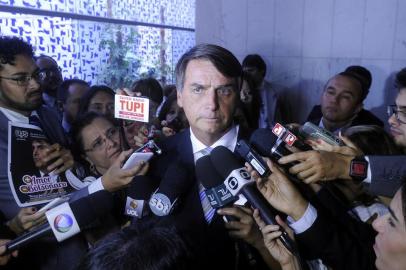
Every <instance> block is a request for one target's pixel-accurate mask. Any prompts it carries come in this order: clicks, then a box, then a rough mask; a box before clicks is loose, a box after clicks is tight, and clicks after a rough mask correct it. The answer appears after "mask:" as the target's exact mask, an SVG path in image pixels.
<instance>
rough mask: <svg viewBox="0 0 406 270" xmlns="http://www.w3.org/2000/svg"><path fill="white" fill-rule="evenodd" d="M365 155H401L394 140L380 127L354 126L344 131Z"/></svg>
mask: <svg viewBox="0 0 406 270" xmlns="http://www.w3.org/2000/svg"><path fill="white" fill-rule="evenodd" d="M343 135H344V136H346V137H348V139H350V141H351V142H353V143H354V144H355V145H356V146H357V147H358V148H359V149H360V150H361V151H362V152H363V154H364V155H401V154H402V151H401V149H399V148H398V146H397V145H396V143H395V142H394V140H393V138H392V137H391V136H389V134H388V133H387V132H386V131H385V130H384V129H383V128H382V127H379V126H373V125H360V126H352V127H349V128H347V129H346V130H344V131H343Z"/></svg>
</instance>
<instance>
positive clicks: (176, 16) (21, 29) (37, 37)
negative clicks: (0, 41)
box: [0, 0, 195, 84]
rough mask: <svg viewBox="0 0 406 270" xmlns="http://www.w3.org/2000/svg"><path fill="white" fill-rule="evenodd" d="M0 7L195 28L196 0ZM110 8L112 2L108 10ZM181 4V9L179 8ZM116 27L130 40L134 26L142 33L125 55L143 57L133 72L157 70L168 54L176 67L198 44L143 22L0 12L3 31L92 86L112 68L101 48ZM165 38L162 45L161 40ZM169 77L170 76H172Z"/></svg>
mask: <svg viewBox="0 0 406 270" xmlns="http://www.w3.org/2000/svg"><path fill="white" fill-rule="evenodd" d="M0 5H11V6H21V7H30V8H40V9H46V10H52V11H64V12H71V13H72V12H74V13H78V14H86V15H92V16H109V14H110V15H111V17H114V18H119V19H126V20H137V21H142V22H148V23H157V24H168V25H173V26H180V27H188V28H194V22H195V18H194V8H195V2H194V0H176V1H171V0H165V1H164V0H160V1H159V0H143V1H141V0H129V1H118V0H93V1H86V0H81V1H73V0H55V1H50V0H48V1H43V0H28V1H27V0H21V1H20V0H14V1H13V0H8V1H5V0H0ZM107 6H110V8H109V10H110V11H108V8H107ZM179 7H180V8H179ZM117 29H120V30H121V32H122V33H123V36H124V37H123V38H124V39H128V37H129V36H130V32H131V31H130V30H131V29H132V30H134V31H135V32H137V33H138V34H137V35H135V36H134V37H133V39H132V40H128V42H129V44H130V48H131V49H130V50H128V52H127V53H126V57H128V59H130V61H132V60H134V61H140V64H141V66H140V67H137V69H132V71H130V72H132V73H137V75H139V74H141V73H147V72H149V73H151V69H152V70H155V71H158V72H156V73H158V74H157V75H159V67H160V66H161V61H162V56H161V54H160V50H164V52H165V57H164V59H165V64H166V65H167V66H168V67H170V70H172V71H173V69H174V65H175V64H176V61H177V60H178V59H179V57H180V55H181V54H182V53H184V52H185V51H186V50H187V49H189V48H190V47H192V46H193V45H194V44H195V33H194V32H190V31H180V30H171V29H165V30H161V29H160V28H154V27H145V26H118V25H112V24H105V23H98V22H91V21H78V20H72V19H66V18H58V17H44V16H36V15H26V14H11V13H4V12H0V34H1V35H16V36H21V37H22V38H23V39H24V40H27V41H28V42H30V43H31V44H33V45H34V47H35V48H36V54H37V55H39V54H46V55H50V56H52V57H54V58H55V59H56V60H57V62H58V63H59V65H60V66H61V67H62V70H63V75H64V77H66V78H73V77H75V78H81V79H84V80H86V81H90V82H91V83H93V84H96V83H103V81H102V80H103V74H104V75H105V74H106V72H108V71H109V55H110V54H109V50H108V49H106V48H105V49H102V48H100V46H99V44H100V42H101V41H102V40H115V39H116V32H115V31H117ZM162 39H163V40H164V42H163V43H162V42H161V40H162ZM168 78H169V79H171V74H168Z"/></svg>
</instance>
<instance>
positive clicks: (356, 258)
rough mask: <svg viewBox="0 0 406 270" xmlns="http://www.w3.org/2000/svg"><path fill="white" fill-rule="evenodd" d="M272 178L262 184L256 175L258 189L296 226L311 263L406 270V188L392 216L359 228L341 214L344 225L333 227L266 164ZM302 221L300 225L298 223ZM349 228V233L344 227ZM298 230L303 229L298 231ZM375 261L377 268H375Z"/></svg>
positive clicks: (398, 196) (397, 197)
mask: <svg viewBox="0 0 406 270" xmlns="http://www.w3.org/2000/svg"><path fill="white" fill-rule="evenodd" d="M268 165H270V169H271V171H272V172H273V173H272V174H271V176H272V175H274V177H271V176H269V177H268V179H267V180H268V181H266V182H264V180H263V179H261V178H259V176H258V174H257V173H256V172H254V171H252V170H250V171H251V174H252V176H253V177H254V178H255V179H256V181H257V186H258V188H259V190H260V191H261V193H262V194H263V195H264V196H265V197H266V199H267V200H268V202H269V203H270V204H271V205H272V206H273V207H275V208H276V209H277V210H279V211H282V212H284V213H286V214H288V215H289V216H291V217H292V218H293V220H294V222H293V223H291V224H290V226H291V227H292V228H293V229H294V231H295V233H296V240H297V242H298V245H299V248H300V250H302V251H303V253H304V254H305V255H306V257H307V258H321V259H322V260H323V262H325V263H326V264H328V265H329V266H331V267H333V268H334V269H374V268H375V266H376V267H377V268H378V269H404V268H406V257H405V256H404V254H406V241H405V239H406V226H405V220H406V210H405V209H406V186H405V185H403V186H402V187H401V188H400V189H399V190H398V191H397V193H396V195H395V197H394V199H393V200H392V202H391V205H390V213H389V214H387V215H385V216H383V217H380V218H378V219H377V220H376V221H375V222H374V223H373V228H374V229H375V230H376V231H377V232H378V234H377V236H376V238H375V245H373V243H374V237H375V235H376V233H374V232H373V230H372V228H371V226H369V225H367V224H365V223H361V222H358V221H357V220H355V219H353V218H351V217H349V216H348V215H346V214H345V212H342V215H341V219H342V222H341V223H340V224H337V223H335V222H332V221H331V220H330V219H329V217H328V216H326V215H325V214H324V213H322V212H320V211H317V210H316V209H315V208H314V207H313V206H312V205H311V204H309V202H308V201H306V200H305V199H304V198H303V197H302V196H301V195H300V193H299V192H298V191H297V190H296V188H295V187H294V186H293V184H292V183H290V181H289V180H288V179H287V178H286V176H285V175H284V174H283V173H282V172H281V171H280V170H279V169H278V168H277V166H275V165H274V164H272V163H270V162H269V161H268ZM298 221H300V222H298ZM343 223H344V224H346V226H345V227H343V226H341V224H343ZM298 225H300V226H298ZM374 261H375V266H374Z"/></svg>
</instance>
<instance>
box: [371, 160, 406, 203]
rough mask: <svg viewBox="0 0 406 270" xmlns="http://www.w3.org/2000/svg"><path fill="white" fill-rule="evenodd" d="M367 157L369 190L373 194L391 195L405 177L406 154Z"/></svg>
mask: <svg viewBox="0 0 406 270" xmlns="http://www.w3.org/2000/svg"><path fill="white" fill-rule="evenodd" d="M368 158H369V165H370V168H371V183H370V185H369V190H370V191H371V193H373V194H375V195H381V196H387V197H393V196H394V195H395V193H396V191H397V190H398V189H399V187H400V186H401V185H402V183H404V181H405V179H406V166H405V164H406V155H403V156H368Z"/></svg>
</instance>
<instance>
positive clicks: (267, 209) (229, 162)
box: [210, 146, 294, 253]
mask: <svg viewBox="0 0 406 270" xmlns="http://www.w3.org/2000/svg"><path fill="white" fill-rule="evenodd" d="M210 158H211V161H212V164H213V165H214V167H215V168H216V170H217V172H218V173H220V175H221V176H223V178H225V180H224V185H225V186H226V188H227V189H228V190H229V191H230V193H231V194H232V195H233V196H237V195H238V194H243V195H244V196H245V197H246V198H247V200H248V202H249V203H250V204H251V205H252V206H253V207H254V208H256V209H258V210H259V212H260V215H261V217H262V219H263V220H264V221H265V223H266V224H267V225H270V224H271V225H277V224H278V223H277V222H276V220H275V210H274V209H273V208H272V207H271V205H270V204H269V203H268V202H267V201H266V199H265V198H264V197H263V196H262V195H261V193H260V192H259V191H258V189H257V188H256V185H255V181H254V180H253V179H252V178H251V176H250V174H249V173H248V171H247V170H246V169H245V167H243V166H241V164H240V162H239V161H238V159H237V158H236V156H234V154H233V153H232V152H231V151H230V150H228V149H227V148H226V147H224V146H218V147H216V148H214V149H213V151H212V152H211V154H210ZM280 240H281V241H282V243H283V244H284V245H285V247H286V248H287V249H288V250H290V251H291V252H292V253H294V244H293V241H292V240H291V239H290V237H289V236H288V234H287V233H286V232H285V231H283V232H282V235H281V236H280Z"/></svg>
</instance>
